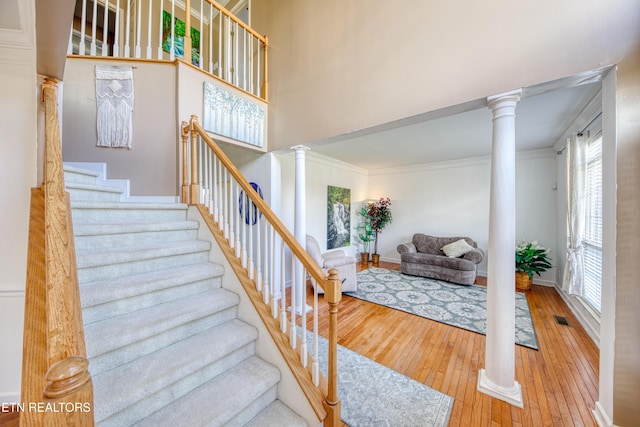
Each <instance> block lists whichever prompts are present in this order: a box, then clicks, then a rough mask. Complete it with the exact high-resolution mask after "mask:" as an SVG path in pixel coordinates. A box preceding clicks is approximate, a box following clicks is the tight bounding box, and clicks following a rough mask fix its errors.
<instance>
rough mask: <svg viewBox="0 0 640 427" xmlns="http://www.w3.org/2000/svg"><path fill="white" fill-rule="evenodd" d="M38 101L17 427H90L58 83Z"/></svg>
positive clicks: (47, 88) (44, 87) (90, 406)
mask: <svg viewBox="0 0 640 427" xmlns="http://www.w3.org/2000/svg"><path fill="white" fill-rule="evenodd" d="M42 97H43V101H44V115H45V149H44V151H45V153H44V184H43V186H42V188H34V189H33V190H32V193H31V212H30V221H29V244H28V257H27V284H26V294H25V323H24V345H23V348H24V352H23V362H22V395H21V403H20V405H19V410H20V425H21V426H29V427H31V426H44V425H46V426H69V425H75V426H93V424H94V420H93V386H92V382H91V375H90V374H89V370H88V366H89V362H88V360H87V357H86V348H85V341H84V328H83V323H82V312H81V306H80V293H79V288H78V272H77V267H76V258H75V248H74V241H73V229H72V223H71V208H70V203H69V194H68V193H67V192H66V191H65V188H64V175H63V170H62V147H61V144H60V118H59V114H58V88H57V83H56V82H55V81H53V80H49V79H47V80H45V82H44V84H43V85H42Z"/></svg>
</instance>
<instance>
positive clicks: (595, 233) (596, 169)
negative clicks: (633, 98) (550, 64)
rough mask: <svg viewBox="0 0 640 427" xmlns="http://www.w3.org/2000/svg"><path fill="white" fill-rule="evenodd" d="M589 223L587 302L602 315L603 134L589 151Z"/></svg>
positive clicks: (585, 264) (586, 244)
mask: <svg viewBox="0 0 640 427" xmlns="http://www.w3.org/2000/svg"><path fill="white" fill-rule="evenodd" d="M586 181H587V182H586V187H587V188H586V189H587V197H586V199H587V200H586V202H587V203H586V205H587V206H586V207H587V209H586V215H587V218H586V221H585V235H584V241H583V244H584V285H585V289H584V297H583V298H584V299H585V301H586V302H587V303H588V304H589V305H590V306H591V307H593V308H594V309H595V310H597V311H598V313H600V301H601V287H602V134H601V133H598V134H597V135H596V136H594V137H593V138H591V139H589V142H588V148H587V176H586Z"/></svg>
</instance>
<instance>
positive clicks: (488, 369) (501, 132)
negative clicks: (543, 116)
mask: <svg viewBox="0 0 640 427" xmlns="http://www.w3.org/2000/svg"><path fill="white" fill-rule="evenodd" d="M521 94H522V90H515V91H512V92H507V93H503V94H500V95H496V96H491V97H489V98H487V104H488V107H489V109H491V112H492V114H493V143H492V149H491V198H490V202H489V203H490V204H489V251H488V255H489V257H488V272H487V341H486V352H485V369H480V372H479V375H478V390H479V391H481V392H482V393H485V394H488V395H489V396H492V397H495V398H497V399H500V400H504V401H505V402H507V403H510V404H512V405H514V406H518V407H520V408H522V407H523V401H522V390H521V388H520V384H519V383H518V382H516V381H515V344H514V341H515V324H516V317H515V292H516V291H515V266H514V262H515V258H514V257H515V246H516V243H515V237H516V226H515V225H516V207H515V196H516V191H515V180H516V173H515V171H516V168H515V117H516V114H515V111H516V104H517V103H518V101H519V100H520V95H521Z"/></svg>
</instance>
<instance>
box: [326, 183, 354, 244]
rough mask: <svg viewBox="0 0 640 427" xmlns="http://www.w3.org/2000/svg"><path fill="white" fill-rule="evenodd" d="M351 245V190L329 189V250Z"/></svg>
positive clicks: (329, 187) (331, 187)
mask: <svg viewBox="0 0 640 427" xmlns="http://www.w3.org/2000/svg"><path fill="white" fill-rule="evenodd" d="M349 245H351V190H350V189H349V188H342V187H333V186H331V185H329V186H328V187H327V249H334V248H341V247H344V246H349Z"/></svg>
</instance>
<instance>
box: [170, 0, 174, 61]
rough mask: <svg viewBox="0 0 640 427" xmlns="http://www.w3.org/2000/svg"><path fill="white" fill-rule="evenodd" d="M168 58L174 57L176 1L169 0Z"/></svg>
mask: <svg viewBox="0 0 640 427" xmlns="http://www.w3.org/2000/svg"><path fill="white" fill-rule="evenodd" d="M169 59H170V60H171V61H173V60H174V59H176V2H175V0H171V47H170V49H169Z"/></svg>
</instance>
